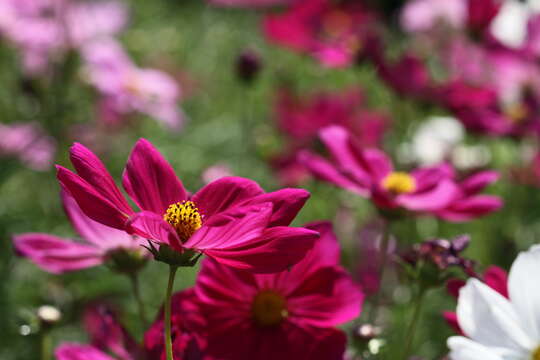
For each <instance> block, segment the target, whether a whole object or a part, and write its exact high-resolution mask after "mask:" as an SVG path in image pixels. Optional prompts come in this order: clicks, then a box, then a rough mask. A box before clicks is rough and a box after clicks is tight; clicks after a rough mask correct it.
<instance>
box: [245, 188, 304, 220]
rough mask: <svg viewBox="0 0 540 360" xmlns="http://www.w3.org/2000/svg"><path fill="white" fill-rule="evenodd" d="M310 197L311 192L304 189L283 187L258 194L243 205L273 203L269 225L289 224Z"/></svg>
mask: <svg viewBox="0 0 540 360" xmlns="http://www.w3.org/2000/svg"><path fill="white" fill-rule="evenodd" d="M309 197H310V194H309V192H308V191H306V190H303V189H281V190H278V191H273V192H271V193H267V194H262V195H259V196H256V197H254V198H252V199H250V200H247V201H246V202H245V203H244V204H243V205H255V204H261V203H272V205H273V207H272V218H271V219H270V223H269V224H268V226H287V225H289V224H290V223H291V222H292V221H293V220H294V218H295V217H296V215H297V214H298V212H299V211H300V209H302V207H303V206H304V204H305V203H306V201H307V199H309Z"/></svg>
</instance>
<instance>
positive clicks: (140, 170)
mask: <svg viewBox="0 0 540 360" xmlns="http://www.w3.org/2000/svg"><path fill="white" fill-rule="evenodd" d="M122 184H123V185H124V189H126V191H127V193H128V194H129V196H131V198H132V199H133V200H134V201H135V202H136V203H137V205H138V206H139V207H140V208H141V209H143V210H148V211H152V212H154V213H156V214H159V215H163V214H165V211H166V210H167V208H168V207H169V205H171V204H174V203H176V202H179V201H182V200H185V199H186V197H187V195H186V190H185V189H184V186H183V185H182V182H180V180H179V179H178V177H177V176H176V174H175V173H174V170H173V168H172V167H171V165H170V164H169V163H168V162H167V160H165V159H164V158H163V156H162V155H161V154H160V153H159V151H157V150H156V148H155V147H154V146H153V145H152V144H151V143H150V142H149V141H148V140H146V139H140V140H139V141H137V143H136V144H135V147H134V148H133V150H132V151H131V155H130V156H129V159H128V162H127V164H126V169H125V171H124V175H123V177H122Z"/></svg>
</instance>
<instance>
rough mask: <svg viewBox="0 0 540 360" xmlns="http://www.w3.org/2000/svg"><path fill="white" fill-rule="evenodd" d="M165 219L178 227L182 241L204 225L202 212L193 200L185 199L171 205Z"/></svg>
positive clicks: (177, 230)
mask: <svg viewBox="0 0 540 360" xmlns="http://www.w3.org/2000/svg"><path fill="white" fill-rule="evenodd" d="M163 219H164V220H165V221H166V222H168V223H169V224H171V225H172V226H173V227H174V228H175V229H176V232H177V233H178V236H180V239H181V240H182V241H186V240H187V239H189V238H190V237H191V235H193V233H194V232H195V231H197V230H199V228H200V227H201V226H202V216H201V213H200V212H199V209H197V207H196V206H195V203H193V201H185V200H184V201H182V202H177V203H175V204H172V205H170V206H169V208H168V209H167V212H166V213H165V215H163Z"/></svg>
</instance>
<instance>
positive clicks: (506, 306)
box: [448, 246, 540, 360]
mask: <svg viewBox="0 0 540 360" xmlns="http://www.w3.org/2000/svg"><path fill="white" fill-rule="evenodd" d="M538 274H540V247H539V246H534V247H532V248H531V249H530V250H529V251H527V252H522V253H520V255H519V256H518V257H517V259H516V260H515V261H514V264H513V265H512V268H511V270H510V275H509V278H508V291H509V297H510V300H508V299H506V298H505V297H504V296H502V295H500V294H499V293H497V292H496V291H495V290H493V289H491V288H490V287H489V286H487V285H485V284H484V283H482V282H481V281H479V280H477V279H470V280H469V281H467V285H466V286H464V287H463V288H462V289H461V291H460V292H459V300H458V306H457V316H458V322H459V325H460V327H461V329H462V330H463V332H464V333H465V334H466V335H467V336H468V338H466V337H463V336H453V337H451V338H449V339H448V347H449V348H450V350H451V352H450V359H451V360H540V280H539V278H538Z"/></svg>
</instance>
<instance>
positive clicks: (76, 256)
mask: <svg viewBox="0 0 540 360" xmlns="http://www.w3.org/2000/svg"><path fill="white" fill-rule="evenodd" d="M61 198H62V203H63V205H64V209H65V211H66V214H67V215H68V218H69V220H70V221H71V224H72V225H73V227H74V228H75V230H76V231H77V232H78V233H79V235H80V236H81V238H82V239H83V240H84V241H85V243H80V242H75V241H73V240H71V239H65V238H60V237H57V236H54V235H50V234H43V233H25V234H20V235H15V236H14V237H13V243H14V246H15V249H16V251H17V252H18V253H19V254H21V255H22V256H25V257H27V258H29V259H30V260H31V261H32V262H34V263H35V264H36V265H37V266H39V267H40V268H42V269H43V270H45V271H48V272H51V273H55V274H59V273H64V272H69V271H76V270H81V269H86V268H89V267H93V266H97V265H101V264H103V263H104V262H106V261H108V260H109V259H110V258H111V257H114V254H115V253H117V252H128V253H132V254H134V256H136V257H139V256H140V260H141V261H143V259H144V256H145V253H144V252H143V250H144V249H142V247H141V244H144V240H143V239H142V238H139V237H137V236H132V235H128V234H127V233H125V232H124V231H121V230H117V229H113V228H111V227H108V226H105V225H102V224H100V223H98V222H95V221H93V220H92V219H90V218H89V217H87V216H86V215H85V214H84V213H83V212H82V211H81V209H80V208H79V206H78V205H77V203H76V202H75V200H74V199H73V198H72V197H71V196H70V195H68V194H66V193H65V192H62V194H61Z"/></svg>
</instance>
